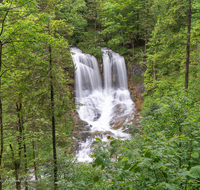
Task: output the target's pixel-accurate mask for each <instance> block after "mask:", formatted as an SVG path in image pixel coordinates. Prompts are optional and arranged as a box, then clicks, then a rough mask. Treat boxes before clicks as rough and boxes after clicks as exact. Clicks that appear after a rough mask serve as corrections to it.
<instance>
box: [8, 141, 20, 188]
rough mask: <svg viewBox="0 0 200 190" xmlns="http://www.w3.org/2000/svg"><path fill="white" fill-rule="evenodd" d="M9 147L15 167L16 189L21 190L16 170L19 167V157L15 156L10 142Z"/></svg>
mask: <svg viewBox="0 0 200 190" xmlns="http://www.w3.org/2000/svg"><path fill="white" fill-rule="evenodd" d="M10 149H11V156H12V162H13V165H14V169H15V184H16V189H17V190H21V181H20V180H19V173H18V170H19V167H20V158H15V155H14V151H13V147H12V145H11V144H10Z"/></svg>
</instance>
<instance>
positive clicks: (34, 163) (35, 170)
mask: <svg viewBox="0 0 200 190" xmlns="http://www.w3.org/2000/svg"><path fill="white" fill-rule="evenodd" d="M32 146H33V160H34V161H33V165H34V173H35V180H38V178H37V165H36V161H35V158H36V156H35V142H34V141H32Z"/></svg>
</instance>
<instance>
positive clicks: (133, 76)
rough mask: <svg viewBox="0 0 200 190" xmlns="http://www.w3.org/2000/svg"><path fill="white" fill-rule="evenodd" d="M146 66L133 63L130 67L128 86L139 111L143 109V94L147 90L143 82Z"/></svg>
mask: <svg viewBox="0 0 200 190" xmlns="http://www.w3.org/2000/svg"><path fill="white" fill-rule="evenodd" d="M145 71H146V68H144V67H142V66H141V65H139V64H135V65H131V66H129V67H128V88H129V91H130V94H131V98H132V100H133V101H134V103H135V108H136V109H137V110H138V111H141V110H142V101H143V97H142V94H143V92H144V91H145V87H144V84H143V74H144V72H145Z"/></svg>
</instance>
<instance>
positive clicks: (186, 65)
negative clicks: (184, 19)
mask: <svg viewBox="0 0 200 190" xmlns="http://www.w3.org/2000/svg"><path fill="white" fill-rule="evenodd" d="M191 4H192V2H191V0H189V9H188V32H187V35H188V37H187V52H186V63H185V69H186V73H185V90H187V89H188V81H189V64H190V30H191V15H192V10H191V6H192V5H191Z"/></svg>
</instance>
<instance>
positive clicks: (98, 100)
mask: <svg viewBox="0 0 200 190" xmlns="http://www.w3.org/2000/svg"><path fill="white" fill-rule="evenodd" d="M101 50H102V52H103V78H104V80H103V83H104V85H103V86H104V87H102V84H101V77H100V72H99V67H98V62H97V60H96V58H95V57H94V56H92V55H89V54H83V53H82V51H81V50H79V49H78V48H71V55H72V59H73V63H74V65H75V68H76V71H75V100H76V103H77V104H80V106H79V108H78V110H77V111H78V113H79V117H80V118H81V119H82V120H83V121H86V122H87V123H88V125H89V126H91V128H90V132H91V133H94V132H95V131H101V132H102V133H103V132H105V131H106V132H109V133H110V134H111V135H110V136H113V137H125V138H129V134H127V133H124V132H123V129H122V128H120V129H118V130H114V129H112V127H111V123H112V121H113V120H120V118H123V119H124V118H126V121H124V123H126V122H129V121H130V120H131V119H133V113H134V103H133V102H132V100H131V98H130V93H129V91H128V87H127V74H126V65H125V61H124V57H122V56H121V55H119V54H117V53H115V52H113V51H112V50H110V49H107V48H102V49H101ZM92 142H93V138H88V139H87V140H86V142H81V143H80V151H78V153H77V157H78V160H79V161H81V162H84V161H91V158H90V146H91V144H92Z"/></svg>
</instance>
